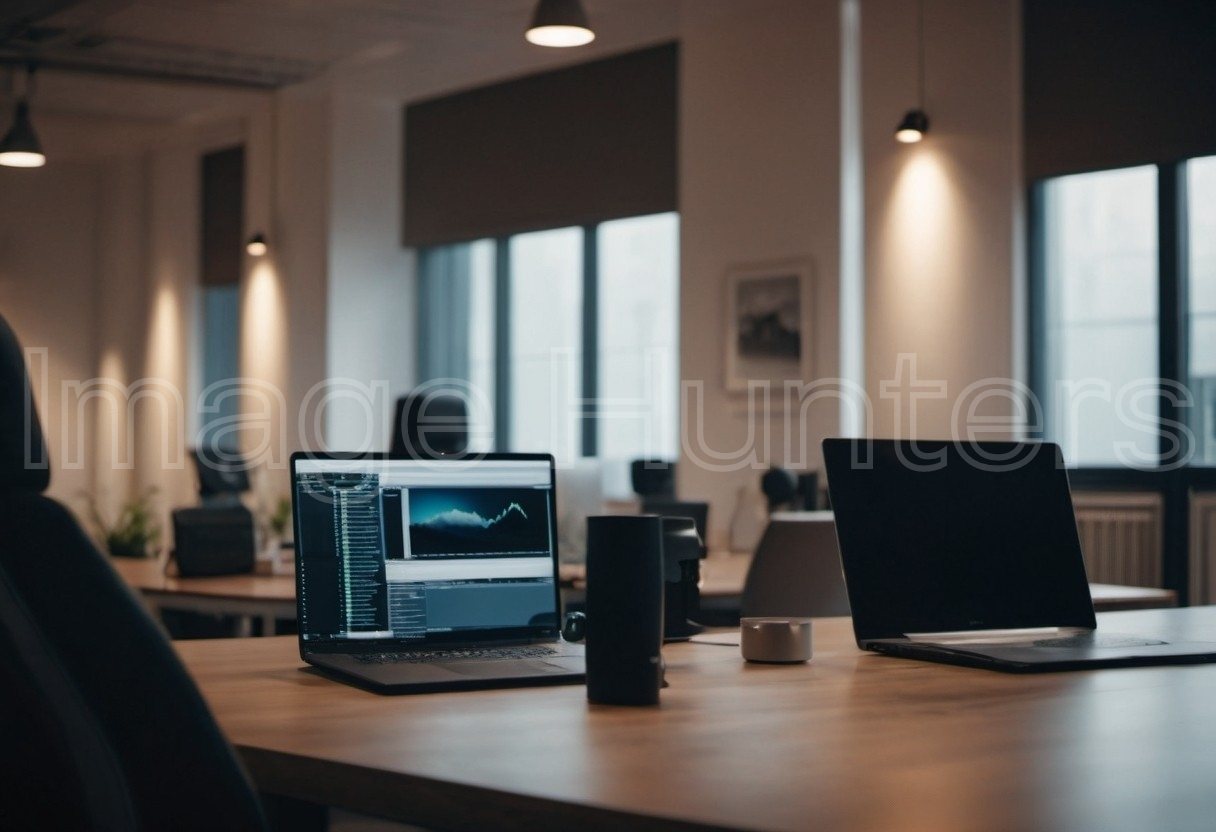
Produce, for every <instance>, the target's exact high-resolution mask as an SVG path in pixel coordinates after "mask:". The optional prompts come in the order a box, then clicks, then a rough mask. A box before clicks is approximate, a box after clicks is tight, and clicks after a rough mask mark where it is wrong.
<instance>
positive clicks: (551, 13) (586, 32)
mask: <svg viewBox="0 0 1216 832" xmlns="http://www.w3.org/2000/svg"><path fill="white" fill-rule="evenodd" d="M524 37H525V38H527V39H528V42H529V43H535V44H536V45H537V46H557V47H568V46H582V45H583V44H587V43H591V41H593V40H595V32H593V31H591V24H589V23H588V22H587V13H586V12H584V11H583V4H582V3H581V2H580V0H540V2H538V3H537V4H536V13H535V14H534V15H533V16H532V25H531V26H529V27H528V31H527V32H525V33H524Z"/></svg>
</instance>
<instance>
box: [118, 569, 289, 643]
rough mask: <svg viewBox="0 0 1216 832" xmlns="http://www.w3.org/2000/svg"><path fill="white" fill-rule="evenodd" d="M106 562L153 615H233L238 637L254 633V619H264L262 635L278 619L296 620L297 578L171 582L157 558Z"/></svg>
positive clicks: (246, 577)
mask: <svg viewBox="0 0 1216 832" xmlns="http://www.w3.org/2000/svg"><path fill="white" fill-rule="evenodd" d="M110 563H112V564H113V565H114V568H115V570H116V571H117V572H118V574H119V575H121V576H122V578H123V580H124V581H126V582H127V585H128V586H130V587H131V588H132V589H134V590H137V591H138V592H139V594H140V595H141V596H142V597H143V600H144V603H145V604H146V605H147V606H148V607H149V608H150V609H151V610H152V612H153V613H154V614H156V615H157V617H159V615H160V611H161V610H163V609H170V610H184V611H187V612H201V613H207V614H210V615H234V616H238V617H239V618H240V622H241V623H240V628H241V634H242V635H249V634H250V633H251V632H252V626H251V621H252V619H253V618H255V617H256V618H260V619H261V620H262V632H263V633H265V634H273V633H274V622H275V620H276V619H284V620H289V621H294V620H295V618H296V579H295V577H293V576H291V575H223V576H218V577H214V578H171V577H168V576H166V575H165V572H164V562H163V561H161V560H159V559H151V558H148V559H145V558H111V559H110Z"/></svg>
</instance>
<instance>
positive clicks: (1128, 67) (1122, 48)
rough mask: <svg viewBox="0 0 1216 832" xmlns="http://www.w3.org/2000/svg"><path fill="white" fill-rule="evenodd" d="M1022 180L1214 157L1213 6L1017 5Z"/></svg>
mask: <svg viewBox="0 0 1216 832" xmlns="http://www.w3.org/2000/svg"><path fill="white" fill-rule="evenodd" d="M1023 15H1024V25H1023V38H1024V50H1025V52H1024V72H1025V76H1024V77H1025V84H1024V93H1025V114H1024V119H1025V152H1026V176H1027V178H1028V179H1030V180H1035V179H1040V178H1043V177H1046V176H1058V175H1063V174H1069V173H1081V172H1085V171H1093V170H1104V169H1107V168H1117V167H1125V166H1130V165H1142V164H1147V163H1150V162H1162V161H1172V160H1176V159H1182V158H1187V157H1190V156H1204V155H1210V154H1213V153H1216V45H1214V44H1216V2H1212V0H1102V2H1095V0H1025V5H1024V7H1023Z"/></svg>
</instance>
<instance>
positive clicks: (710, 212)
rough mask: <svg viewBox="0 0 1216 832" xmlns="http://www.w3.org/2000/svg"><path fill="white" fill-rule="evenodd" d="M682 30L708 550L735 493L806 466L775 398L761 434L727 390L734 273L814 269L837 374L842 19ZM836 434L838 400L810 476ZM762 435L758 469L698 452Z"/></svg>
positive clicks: (755, 17) (687, 422)
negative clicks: (797, 264)
mask: <svg viewBox="0 0 1216 832" xmlns="http://www.w3.org/2000/svg"><path fill="white" fill-rule="evenodd" d="M682 26H683V36H682V41H681V47H680V54H681V66H680V85H681V86H680V228H681V234H680V257H681V266H680V280H681V288H680V296H681V301H680V373H681V376H682V377H683V378H684V379H685V380H686V381H692V382H700V383H703V384H704V391H705V393H704V396H705V398H704V404H703V408H702V409H701V411H700V412H699V413H698V411H697V409H696V408H695V402H690V401H688V400H686V401H685V402H684V408H685V412H684V416H683V424H682V428H683V433H684V436H685V439H686V451H685V453H684V455H683V456H682V457H681V460H680V464H679V468H678V475H679V482H678V490H679V493H680V495H681V496H682V497H684V498H686V499H704V500H709V501H710V503H711V511H710V526H711V531H710V537H711V541H712V542H713V543H714V544H715V545H724V544H725V542H726V532H727V529H728V528H729V523H730V517H731V513H732V512H733V510H734V508H735V504H736V498H737V494H738V491H739V489H740V488H748V489H754V490H758V486H759V480H760V476H761V473H762V471H763V469H764V468H767V466H768V465H769V464H770V463H774V464H779V465H786V464H787V462H794V463H796V462H797V461H798V460H799V459H800V458H801V455H802V451H803V446H802V443H801V441H800V439H799V433H798V431H797V430H795V431H794V432H793V442H792V443H791V444H790V446H789V447H787V446H786V443H785V439H784V423H785V412H784V409H783V407H782V404H781V402H780V395H781V394H780V392H779V391H774V398H773V402H772V412H771V413H769V414H768V415H767V416H766V415H765V414H764V413H763V412H761V413H759V414H757V415H756V417H755V424H754V431H753V423H752V419H753V414H752V412H751V411H750V410H749V407H748V399H747V396H746V394H736V393H727V392H726V390H725V387H724V381H725V366H724V362H725V350H726V344H725V335H724V333H725V329H726V282H725V281H726V273H727V269H728V268H730V267H731V266H734V265H739V264H751V263H757V262H764V261H773V260H786V259H791V258H805V259H807V260H809V261H810V263H811V265H812V267H813V273H814V282H815V292H814V305H815V318H814V322H813V326H812V327H811V333H810V334H811V338H812V341H811V345H810V346H811V349H812V356H813V362H814V370H815V374H816V376H817V377H832V376H835V375H836V374H837V371H838V361H839V358H838V356H839V350H838V342H839V333H838V331H837V326H836V322H837V309H838V306H839V296H838V276H837V275H838V270H839V251H840V243H839V203H840V197H839V194H840V191H839V181H840V176H839V158H840V120H839V118H840V117H839V113H840V103H839V77H840V76H839V66H840V57H839V56H840V51H839V31H840V23H839V12H838V5H837V3H836V2H835V0H812V2H807V1H806V0H763V1H762V2H760V1H759V0H757V2H748V3H746V4H722V3H705V4H701V3H697V4H685V6H684V19H683V21H682ZM811 380H812V379H804V381H808V382H809V381H811ZM690 404H692V405H694V406H692V407H691V409H690ZM698 424H699V425H700V427H698ZM837 424H838V405H837V403H836V402H834V401H831V400H824V401H823V402H822V403H818V404H816V405H814V406H812V409H811V411H810V413H809V418H808V424H807V427H808V432H807V443H806V444H807V445H808V446H809V447H808V448H806V450H807V462H808V467H810V468H815V467H817V466H818V465H819V450H818V445H819V440H820V439H821V438H822V437H824V436H828V435H831V434H832V433H834V432H835V431H836V427H837ZM766 427H767V428H768V429H769V431H770V440H771V444H770V447H769V449H768V451H767V452H765V449H764V448H763V447H762V446H761V447H759V448H758V449H757V454H756V457H755V459H756V464H757V466H758V467H753V466H752V465H751V464H745V465H744V467H742V468H741V469H739V470H736V471H732V472H710V471H707V470H705V468H704V467H703V466H702V465H700V464H698V461H697V459H694V458H693V457H692V455H690V452H689V449H688V443H689V442H691V451H692V454H695V456H696V457H697V458H698V459H700V460H707V459H711V458H712V457H711V456H710V454H709V453H708V451H714V452H717V453H723V454H725V453H728V452H732V451H737V450H739V449H744V448H746V447H747V446H748V443H749V434H750V435H753V436H754V437H756V439H757V440H759V438H760V437H762V436H763V432H764V430H765V428H766ZM700 436H703V437H704V443H703V445H702V443H701V442H700V440H699V438H698V437H700ZM714 461H715V462H717V463H719V464H723V463H726V462H727V461H724V460H714Z"/></svg>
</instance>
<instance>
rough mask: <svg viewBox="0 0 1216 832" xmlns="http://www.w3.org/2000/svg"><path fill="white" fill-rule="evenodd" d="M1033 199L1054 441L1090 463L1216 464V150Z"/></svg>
mask: <svg viewBox="0 0 1216 832" xmlns="http://www.w3.org/2000/svg"><path fill="white" fill-rule="evenodd" d="M1034 194H1035V198H1034V200H1033V202H1034V216H1032V222H1033V223H1034V225H1035V226H1036V227H1037V229H1038V232H1039V243H1040V245H1039V246H1038V247H1037V251H1032V261H1031V262H1032V275H1031V278H1032V285H1033V286H1034V287H1035V288H1034V290H1033V291H1034V294H1035V298H1036V303H1035V304H1034V310H1033V312H1032V322H1031V323H1032V333H1031V338H1032V349H1033V350H1036V351H1037V355H1036V357H1035V358H1034V360H1033V361H1032V364H1033V365H1034V369H1033V372H1034V374H1035V380H1034V388H1035V392H1036V394H1037V395H1038V396H1039V397H1040V400H1041V401H1043V402H1044V404H1045V409H1046V416H1047V424H1046V431H1045V432H1046V434H1047V436H1048V437H1049V438H1051V439H1055V440H1057V441H1059V442H1060V443H1061V445H1062V446H1063V447H1064V452H1065V456H1066V458H1067V459H1068V461H1069V462H1070V463H1072V464H1076V465H1080V466H1090V467H1112V466H1118V467H1146V468H1152V467H1154V466H1156V465H1161V464H1166V465H1171V464H1173V463H1176V462H1185V463H1189V464H1190V465H1209V466H1214V465H1216V157H1203V158H1196V159H1189V160H1185V161H1182V162H1175V163H1167V164H1161V165H1149V166H1142V167H1135V168H1125V169H1121V170H1111V171H1099V172H1096V173H1086V174H1078V175H1073V176H1063V177H1057V178H1054V179H1048V180H1045V181H1044V182H1042V183H1040V184H1039V185H1038V186H1037V187H1036V189H1035V191H1034ZM1036 319H1037V320H1036Z"/></svg>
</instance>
